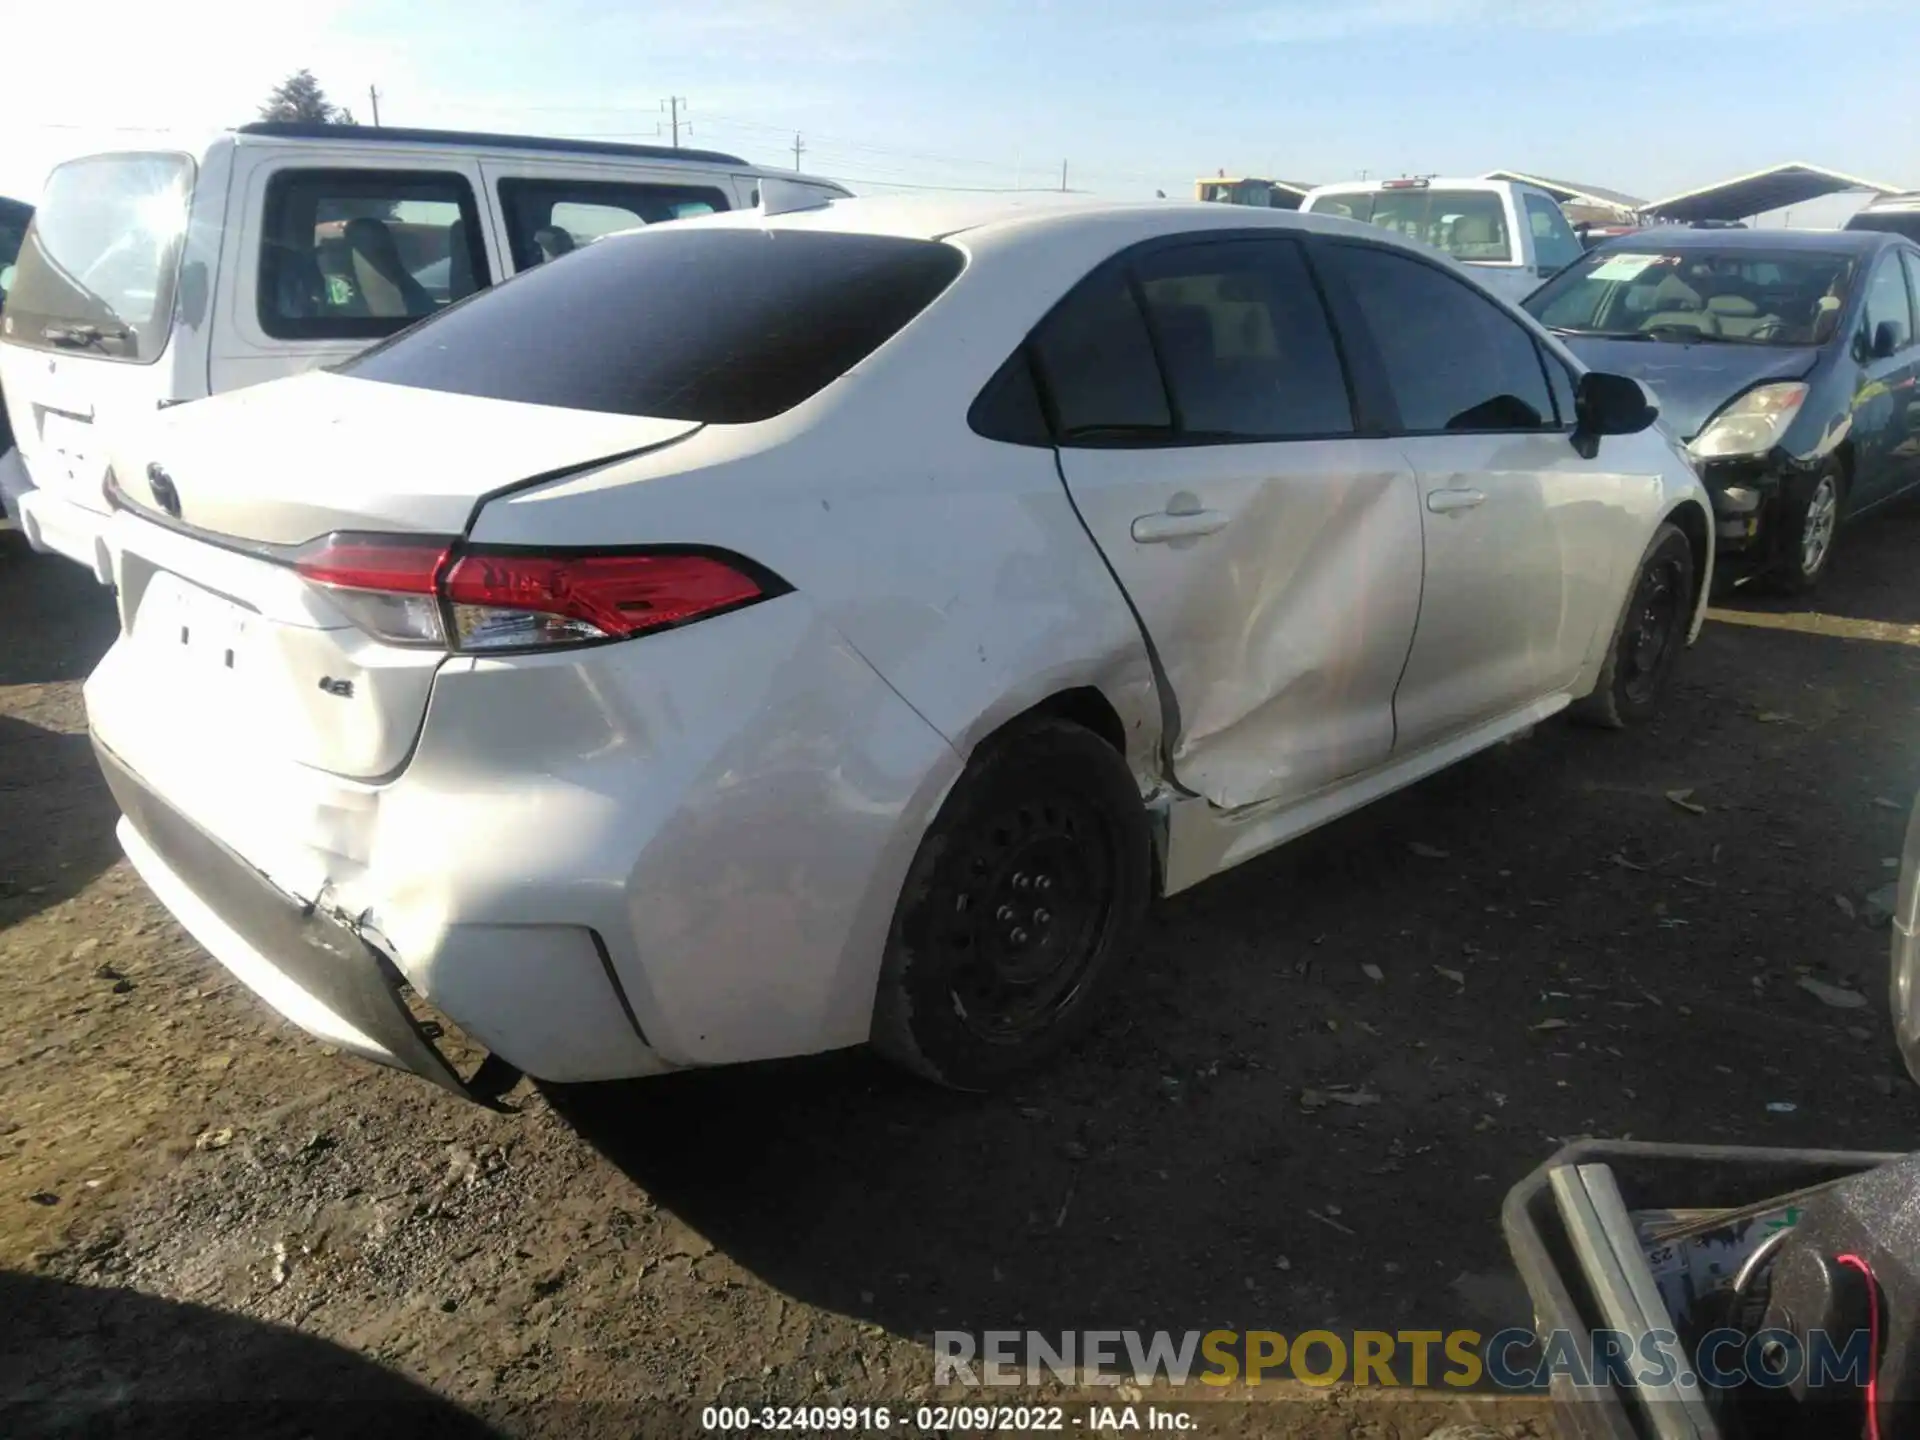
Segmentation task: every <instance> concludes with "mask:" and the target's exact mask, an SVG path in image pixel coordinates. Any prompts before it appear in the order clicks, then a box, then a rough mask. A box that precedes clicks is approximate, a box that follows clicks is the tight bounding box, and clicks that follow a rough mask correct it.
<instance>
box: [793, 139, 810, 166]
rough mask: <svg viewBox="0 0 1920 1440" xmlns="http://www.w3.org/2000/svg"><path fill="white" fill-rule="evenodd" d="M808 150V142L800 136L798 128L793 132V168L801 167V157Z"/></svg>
mask: <svg viewBox="0 0 1920 1440" xmlns="http://www.w3.org/2000/svg"><path fill="white" fill-rule="evenodd" d="M806 151H807V142H806V141H804V140H802V139H801V138H800V132H799V131H798V130H796V131H794V132H793V168H794V169H796V170H798V169H799V168H800V157H801V156H802V155H804V154H805V153H806Z"/></svg>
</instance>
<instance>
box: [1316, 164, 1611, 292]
mask: <svg viewBox="0 0 1920 1440" xmlns="http://www.w3.org/2000/svg"><path fill="white" fill-rule="evenodd" d="M1300 208H1301V209H1302V210H1304V211H1310V212H1312V213H1313V214H1315V215H1337V216H1340V217H1342V218H1343V219H1347V220H1359V221H1363V222H1364V223H1366V224H1369V225H1378V226H1380V227H1381V228H1382V229H1384V230H1392V231H1394V232H1395V233H1396V234H1400V235H1406V236H1410V237H1411V238H1413V239H1415V240H1423V241H1425V242H1426V243H1427V244H1429V245H1432V246H1434V247H1435V248H1436V249H1440V250H1444V251H1446V252H1447V253H1448V254H1449V255H1451V256H1452V257H1453V258H1454V259H1456V260H1458V261H1459V262H1460V263H1461V264H1463V265H1466V266H1468V267H1470V268H1471V269H1472V270H1473V272H1474V274H1475V275H1476V276H1477V277H1478V279H1479V280H1480V282H1481V283H1482V284H1483V285H1485V286H1486V287H1487V288H1488V289H1489V290H1491V291H1493V292H1494V294H1496V295H1499V296H1500V297H1501V298H1503V299H1506V300H1511V301H1513V302H1514V303H1515V304H1518V303H1519V302H1520V301H1521V300H1524V299H1525V298H1526V297H1527V296H1528V295H1530V294H1532V293H1533V291H1534V290H1536V289H1537V288H1539V286H1540V284H1541V282H1542V281H1544V280H1546V279H1547V277H1548V276H1550V275H1553V274H1555V273H1557V272H1558V271H1560V270H1561V269H1563V268H1565V267H1566V266H1568V265H1571V264H1572V263H1573V262H1574V261H1576V260H1578V259H1579V258H1580V257H1581V256H1582V255H1584V254H1585V253H1586V250H1585V247H1583V246H1582V245H1581V244H1580V239H1579V237H1578V236H1576V235H1575V234H1574V233H1573V227H1572V226H1571V225H1569V224H1568V223H1567V217H1566V216H1565V214H1563V213H1562V212H1561V209H1560V206H1559V205H1558V204H1557V203H1555V201H1554V199H1553V197H1552V196H1551V195H1549V194H1547V192H1546V191H1544V190H1538V189H1535V188H1534V187H1533V186H1531V185H1521V184H1518V183H1516V182H1515V181H1512V180H1439V179H1417V180H1351V181H1345V182H1343V183H1341V184H1338V185H1322V186H1320V187H1319V188H1318V189H1315V190H1310V191H1308V192H1307V195H1306V198H1304V199H1303V200H1301V202H1300Z"/></svg>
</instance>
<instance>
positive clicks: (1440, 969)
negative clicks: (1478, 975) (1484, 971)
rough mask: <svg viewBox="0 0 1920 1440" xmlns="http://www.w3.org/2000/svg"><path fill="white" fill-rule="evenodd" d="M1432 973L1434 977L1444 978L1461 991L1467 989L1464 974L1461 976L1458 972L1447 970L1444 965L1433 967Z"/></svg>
mask: <svg viewBox="0 0 1920 1440" xmlns="http://www.w3.org/2000/svg"><path fill="white" fill-rule="evenodd" d="M1433 971H1434V974H1436V975H1442V976H1445V977H1446V978H1447V979H1449V980H1451V981H1452V982H1453V983H1454V984H1456V985H1458V986H1459V987H1460V988H1461V989H1462V990H1464V989H1466V988H1467V977H1466V976H1465V975H1464V974H1462V973H1461V972H1460V971H1458V970H1449V969H1448V968H1447V967H1446V966H1444V965H1436V966H1434V967H1433Z"/></svg>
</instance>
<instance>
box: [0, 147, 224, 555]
mask: <svg viewBox="0 0 1920 1440" xmlns="http://www.w3.org/2000/svg"><path fill="white" fill-rule="evenodd" d="M194 178H195V167H194V162H193V160H192V159H191V158H189V157H188V156H186V155H181V154H157V153H156V154H127V155H97V156H89V157H87V158H84V159H79V160H74V161H70V162H68V163H67V164H64V165H61V166H59V167H58V168H56V169H55V170H54V172H53V174H52V175H51V176H50V177H49V179H48V181H47V186H46V190H45V193H44V194H43V196H42V197H41V203H40V207H39V209H38V211H37V212H36V214H35V217H34V221H33V224H32V226H31V227H30V229H29V231H28V233H27V236H26V238H25V241H24V243H23V245H22V248H21V251H20V254H19V256H18V258H17V260H16V261H15V263H14V267H13V276H12V281H11V284H10V285H9V287H8V294H7V305H6V309H5V312H4V316H0V333H3V334H4V339H5V344H4V345H0V384H4V386H5V391H6V397H7V404H8V414H9V417H10V419H11V421H12V425H13V429H14V432H15V436H16V439H17V441H18V444H19V447H20V454H21V457H22V459H23V460H25V462H26V465H27V470H28V474H29V475H30V476H31V478H32V480H33V483H34V484H35V485H36V486H38V487H39V488H40V489H42V490H43V491H45V492H46V493H47V495H48V496H50V497H52V498H54V499H55V500H58V501H62V502H66V503H67V504H69V505H72V506H77V507H79V508H80V510H81V511H82V512H94V513H98V512H104V510H105V508H106V505H105V500H104V497H103V495H102V491H101V482H102V481H103V479H104V478H105V473H106V460H107V457H106V449H107V446H108V444H109V443H110V442H109V440H108V439H106V438H105V437H107V436H108V435H109V433H110V432H111V431H113V430H115V429H117V428H118V427H119V426H121V425H122V424H124V423H126V422H127V421H128V420H131V419H134V418H138V417H145V416H150V415H152V414H153V413H154V411H155V410H156V409H157V408H159V406H160V404H161V403H162V402H164V401H167V400H171V399H173V398H175V392H174V387H173V384H172V382H171V378H170V375H171V372H170V368H169V357H170V354H171V352H172V351H173V350H174V349H175V348H176V341H175V338H174V334H173V328H174V327H173V317H174V311H175V304H174V302H175V298H176V292H177V290H178V281H179V271H180V253H181V247H182V244H183V241H184V238H185V234H186V226H187V218H188V212H189V203H190V201H189V197H190V196H191V194H192V190H193V185H194ZM216 223H217V222H216ZM76 535H77V532H76ZM48 539H49V542H50V543H51V542H52V540H53V537H52V536H51V535H49V536H48ZM75 548H76V550H78V552H79V553H75V554H74V555H73V558H75V559H80V560H83V561H84V562H85V563H91V562H92V552H91V538H90V537H88V538H87V539H86V543H85V544H84V546H76V547H75Z"/></svg>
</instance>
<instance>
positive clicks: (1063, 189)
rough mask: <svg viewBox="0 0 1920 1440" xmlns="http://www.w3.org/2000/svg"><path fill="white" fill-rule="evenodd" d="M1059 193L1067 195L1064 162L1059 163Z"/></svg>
mask: <svg viewBox="0 0 1920 1440" xmlns="http://www.w3.org/2000/svg"><path fill="white" fill-rule="evenodd" d="M1060 193H1061V194H1062V195H1064V194H1066V193H1067V162H1066V161H1064V160H1062V161H1061V162H1060Z"/></svg>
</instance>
